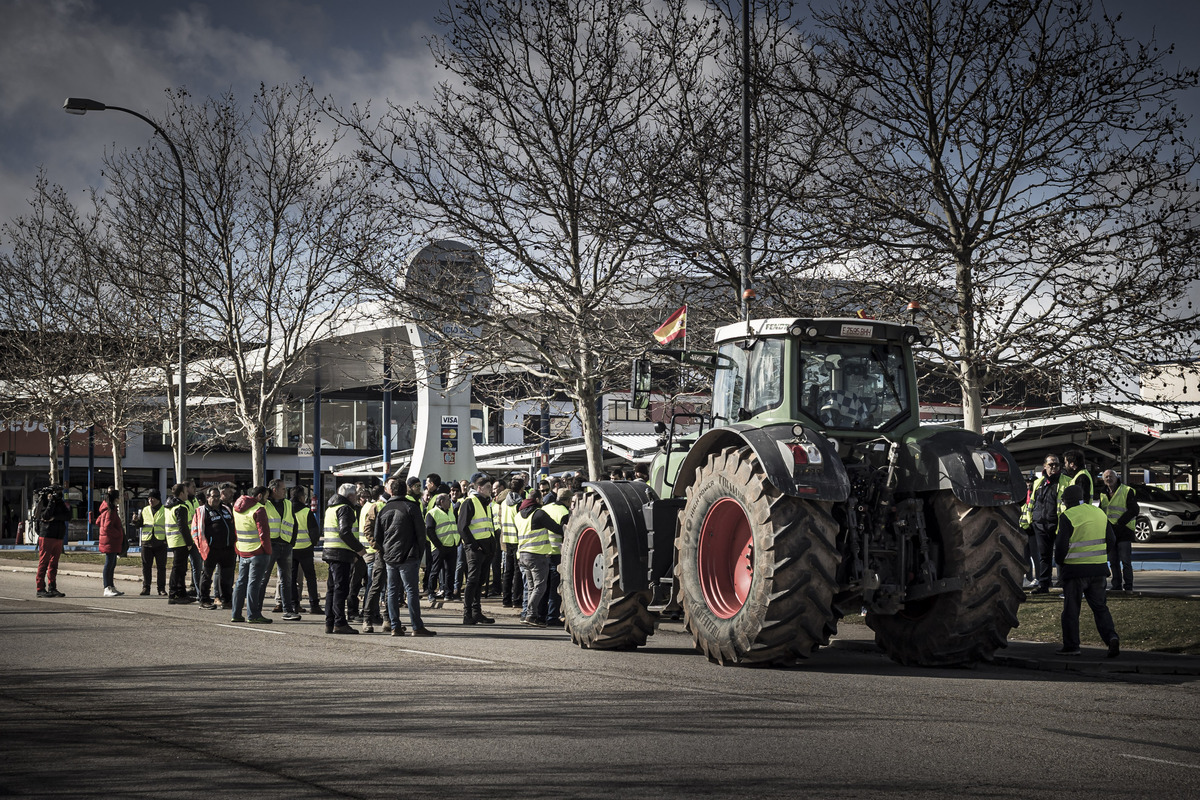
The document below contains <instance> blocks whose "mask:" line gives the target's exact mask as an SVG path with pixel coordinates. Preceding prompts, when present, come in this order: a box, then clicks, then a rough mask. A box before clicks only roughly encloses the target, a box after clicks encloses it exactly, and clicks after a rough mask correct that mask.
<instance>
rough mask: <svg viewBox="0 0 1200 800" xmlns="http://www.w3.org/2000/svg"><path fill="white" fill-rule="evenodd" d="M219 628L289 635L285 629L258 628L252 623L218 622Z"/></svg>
mask: <svg viewBox="0 0 1200 800" xmlns="http://www.w3.org/2000/svg"><path fill="white" fill-rule="evenodd" d="M217 627H218V628H233V629H234V630H235V631H254V632H255V633H273V634H275V635H276V636H287V634H286V633H284V632H283V631H269V630H267V629H266V628H256V627H253V626H250V625H226V624H224V623H221V622H218V623H217Z"/></svg>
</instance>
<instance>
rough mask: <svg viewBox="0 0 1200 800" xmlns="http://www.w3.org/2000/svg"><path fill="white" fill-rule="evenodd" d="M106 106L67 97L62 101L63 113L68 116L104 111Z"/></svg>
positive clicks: (80, 98) (84, 99)
mask: <svg viewBox="0 0 1200 800" xmlns="http://www.w3.org/2000/svg"><path fill="white" fill-rule="evenodd" d="M107 108H108V106H106V105H104V103H101V102H99V101H96V100H89V99H87V98H86V97H68V98H67V99H66V100H65V101H63V111H66V112H67V113H68V114H81V115H82V114H86V113H87V112H89V111H104V110H105V109H107Z"/></svg>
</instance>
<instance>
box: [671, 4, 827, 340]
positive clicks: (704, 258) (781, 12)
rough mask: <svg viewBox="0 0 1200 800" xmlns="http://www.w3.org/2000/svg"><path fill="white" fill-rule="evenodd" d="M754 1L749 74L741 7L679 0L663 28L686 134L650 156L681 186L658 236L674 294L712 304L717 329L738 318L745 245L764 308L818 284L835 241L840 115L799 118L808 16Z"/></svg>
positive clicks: (675, 124) (675, 119) (676, 111)
mask: <svg viewBox="0 0 1200 800" xmlns="http://www.w3.org/2000/svg"><path fill="white" fill-rule="evenodd" d="M748 2H749V5H750V8H749V16H750V27H749V29H748V30H749V37H750V44H749V69H748V70H744V69H743V63H742V57H743V54H742V21H741V11H742V5H743V4H742V3H741V2H740V0H739V1H737V2H735V1H734V0H709V2H708V3H707V7H706V8H705V9H704V10H703V11H702V12H701V13H699V14H697V10H696V7H695V4H694V3H691V2H688V1H687V0H668V2H666V3H665V4H663V7H662V8H661V9H660V10H659V12H658V14H657V15H656V22H657V24H655V25H654V26H652V30H653V31H654V32H655V37H654V43H655V45H656V46H657V47H659V48H661V50H662V52H663V53H664V55H665V56H667V57H665V58H664V63H666V64H667V65H668V69H670V70H671V75H672V91H671V93H670V97H669V102H668V103H666V104H664V106H663V110H662V113H661V114H660V115H659V119H658V122H659V125H660V126H661V128H662V129H664V130H669V131H671V132H673V134H674V136H673V137H672V138H671V139H670V140H669V141H668V142H667V143H666V144H667V146H668V149H667V150H666V151H665V152H654V151H650V150H648V153H649V157H651V158H656V159H658V160H660V161H661V162H664V163H666V164H667V165H668V168H667V169H666V170H665V171H663V174H662V175H661V176H660V177H659V179H660V180H666V181H669V182H670V190H669V191H667V192H664V197H663V199H662V201H661V202H660V203H659V204H658V206H657V207H656V213H655V214H654V215H653V216H652V217H651V218H650V220H649V222H650V225H649V227H648V235H649V236H651V237H652V238H653V239H654V240H655V241H656V242H658V243H660V244H661V245H662V246H664V247H665V248H666V249H667V251H668V252H669V253H670V255H671V258H672V262H673V264H674V266H675V267H676V268H675V269H673V270H670V271H667V272H666V273H665V274H664V275H663V276H662V277H663V281H662V283H663V288H664V290H665V291H666V292H668V293H669V296H671V297H672V298H674V299H677V300H678V301H680V302H682V301H683V300H684V299H686V300H687V301H688V302H689V305H690V306H691V307H697V306H702V307H704V308H705V310H706V313H707V315H708V316H710V317H712V318H713V321H714V322H715V323H716V324H722V323H723V322H727V321H730V320H732V319H736V318H737V316H738V301H739V300H740V298H741V295H742V285H741V272H742V268H743V250H744V248H746V247H748V251H747V252H748V255H749V260H748V262H747V266H748V273H749V278H750V282H751V284H752V285H757V290H759V291H760V292H761V295H762V296H761V298H760V300H761V301H762V302H763V303H764V304H767V305H768V306H769V307H776V308H777V307H779V305H780V304H781V303H787V302H789V301H793V300H794V299H795V298H794V297H793V296H792V295H793V294H794V293H795V291H796V289H797V288H798V287H799V288H803V287H805V286H806V285H807V284H808V283H809V282H810V281H811V280H812V279H813V278H815V277H818V274H819V265H820V263H821V262H823V261H827V260H828V259H829V258H830V249H831V245H832V244H833V243H834V242H835V239H834V237H832V236H830V235H829V234H828V232H827V231H826V227H825V220H824V217H823V215H822V214H819V213H816V211H817V210H819V209H820V208H821V207H822V205H823V203H824V182H823V181H822V180H821V179H820V174H819V169H818V166H819V164H820V163H821V162H822V161H825V160H828V159H829V158H830V157H831V155H832V153H833V151H834V148H833V146H832V144H831V142H830V140H829V135H828V133H829V130H830V129H831V127H832V126H834V125H835V123H836V119H834V120H832V121H831V120H828V119H824V118H822V117H820V116H819V115H817V114H815V113H809V114H796V113H794V110H793V108H792V101H791V99H790V97H789V94H790V93H791V92H792V91H793V90H794V87H796V86H797V85H802V84H804V83H807V82H809V81H810V75H809V69H810V68H811V64H810V59H809V57H808V48H809V41H808V39H809V37H808V34H807V33H806V29H805V26H804V20H803V19H802V18H800V16H799V15H798V14H797V13H796V9H795V4H794V3H792V2H791V1H790V0H748ZM743 78H745V81H746V86H748V89H749V92H748V93H749V98H748V101H749V102H748V112H749V118H748V123H749V124H748V126H747V130H746V131H745V132H743V120H742V117H741V113H740V112H739V108H740V106H741V104H742V93H743ZM833 111H836V109H833ZM743 133H745V137H746V138H745V141H746V143H747V144H748V147H749V151H748V152H747V153H745V154H743V152H742V148H743ZM743 157H746V158H748V166H749V175H748V178H749V184H748V187H747V190H748V195H744V194H743V176H742V169H743V165H742V159H743ZM743 203H748V211H749V214H748V220H749V231H748V235H749V240H748V241H747V240H745V239H744V238H743V237H744V235H745V234H746V231H744V229H743V210H744V209H743ZM684 293H686V298H685V297H682V296H680V295H682V294H684ZM731 299H732V302H731Z"/></svg>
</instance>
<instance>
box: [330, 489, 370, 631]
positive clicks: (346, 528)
mask: <svg viewBox="0 0 1200 800" xmlns="http://www.w3.org/2000/svg"><path fill="white" fill-rule="evenodd" d="M357 498H358V487H356V486H355V485H354V484H353V483H343V484H342V485H340V486H338V489H337V494H335V495H334V496H333V497H331V498H330V499H329V505H327V506H326V507H325V517H324V519H323V521H322V526H321V529H322V531H323V532H324V536H323V538H322V542H323V547H322V549H321V559H322V560H323V561H324V562H325V563H326V564H328V565H329V580H328V582H327V584H326V586H325V632H326V633H355V634H356V633H358V628H352V627H351V626H350V624H349V620H348V619H347V617H346V599H347V597H348V596H349V595H350V572H351V571H352V570H353V568H354V563H355V562H356V561H360V560H362V558H363V556H365V555H366V553H367V548H366V547H365V546H363V543H362V542H361V541H360V540H359V538H358V504H357V502H356V501H357Z"/></svg>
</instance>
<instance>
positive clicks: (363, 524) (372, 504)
mask: <svg viewBox="0 0 1200 800" xmlns="http://www.w3.org/2000/svg"><path fill="white" fill-rule="evenodd" d="M383 506H384V502H383V501H382V500H371V501H368V502H366V503H363V507H362V509H361V510H360V511H359V512H358V528H357V530H356V531H355V535H356V536H357V537H358V541H359V542H360V543H362V546H363V547H365V548H367V555H369V556H373V555H375V548H374V547H372V546H371V544H370V543H369V542H368V541H367V535H366V534H365V533H364V531H365V530H366V529H367V512H368V511H369V510H371V509H372V508H374V509H375V520H376V521H378V519H379V509H381V508H383ZM371 535H372V536H374V535H375V524H374V523H372V525H371Z"/></svg>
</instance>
